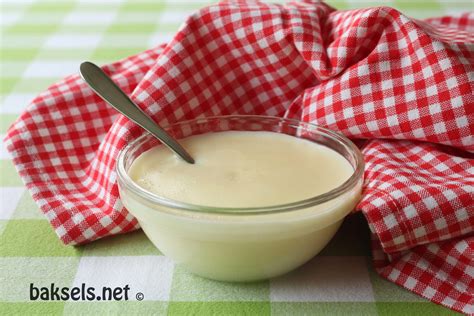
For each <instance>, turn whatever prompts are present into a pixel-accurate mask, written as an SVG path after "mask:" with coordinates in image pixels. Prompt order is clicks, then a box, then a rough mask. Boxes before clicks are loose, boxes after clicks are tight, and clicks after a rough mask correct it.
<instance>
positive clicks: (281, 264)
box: [119, 131, 362, 281]
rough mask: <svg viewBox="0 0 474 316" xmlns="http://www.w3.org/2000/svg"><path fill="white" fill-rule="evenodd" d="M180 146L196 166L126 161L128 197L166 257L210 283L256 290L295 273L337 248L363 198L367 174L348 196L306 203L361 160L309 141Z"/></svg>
mask: <svg viewBox="0 0 474 316" xmlns="http://www.w3.org/2000/svg"><path fill="white" fill-rule="evenodd" d="M318 137H319V136H318ZM324 137H326V136H324ZM328 137H329V136H328ZM347 141H348V140H347ZM180 143H181V144H182V145H183V147H184V148H186V150H187V151H188V152H189V153H190V154H191V155H192V156H193V158H194V159H195V160H196V163H195V164H193V165H191V164H188V163H186V162H184V161H182V160H181V159H180V158H178V157H176V156H174V155H173V154H172V152H171V151H170V150H169V149H167V148H166V147H164V146H156V147H153V148H152V149H149V150H147V151H144V152H142V153H141V154H139V155H137V156H136V157H133V158H131V156H130V157H128V158H126V156H127V154H126V153H125V154H123V153H122V154H121V158H119V164H122V165H123V166H125V165H126V163H124V161H125V160H128V161H129V163H127V164H128V167H123V169H121V167H119V188H120V196H121V200H122V202H123V203H124V205H125V207H126V208H127V209H128V210H129V211H130V212H131V213H132V214H133V215H134V216H135V217H136V218H137V219H138V221H139V223H140V225H141V227H142V229H143V231H144V232H145V233H146V235H147V236H148V237H149V238H150V240H151V241H152V242H153V243H154V244H155V245H156V246H157V247H158V248H159V249H160V250H161V251H162V252H163V253H164V254H165V255H167V256H169V257H170V258H172V259H173V260H174V261H175V262H176V263H178V264H183V265H184V266H185V267H186V268H188V269H189V270H190V271H192V272H194V273H196V274H198V275H201V276H204V277H208V278H212V279H217V280H225V281H253V280H259V279H265V278H270V277H274V276H277V275H280V274H283V273H286V272H288V271H290V270H292V269H294V268H296V267H297V266H299V265H301V264H303V263H304V262H306V261H308V260H309V259H311V258H312V257H313V256H314V255H315V254H317V253H318V252H319V251H320V250H321V249H322V248H323V247H324V246H325V245H326V244H327V243H328V242H329V240H330V239H331V238H332V236H333V235H334V234H335V232H336V231H337V229H338V228H339V226H340V224H341V222H342V220H343V218H344V217H345V216H346V215H347V214H348V213H349V212H350V211H351V210H352V209H353V208H354V206H355V204H356V203H357V201H358V200H359V197H360V191H361V187H362V176H361V175H362V174H361V173H360V175H359V178H358V179H356V181H353V183H352V185H351V187H348V188H347V189H345V190H343V191H341V192H340V193H338V194H336V195H334V194H333V195H331V197H329V198H326V199H322V200H318V201H317V202H315V203H311V202H306V201H308V200H309V199H314V198H315V197H316V196H321V195H322V194H325V193H327V192H329V191H331V190H333V189H336V188H340V187H341V185H343V183H345V182H346V181H347V180H348V179H349V178H351V177H353V175H354V172H355V167H354V161H352V162H350V161H348V160H347V159H346V158H345V157H344V156H342V155H341V154H339V153H338V152H336V151H335V150H333V149H331V148H328V147H326V146H324V145H321V144H319V143H316V142H313V141H310V140H305V139H301V138H299V137H296V136H290V135H286V134H282V133H276V132H264V131H252V132H247V131H223V132H217V133H205V134H201V135H196V136H191V137H187V138H183V139H180ZM139 146H140V145H137V144H134V146H132V147H137V148H138V147H139ZM354 148H355V147H354ZM127 150H128V151H130V150H131V149H130V148H129V149H127ZM127 150H126V151H127ZM345 150H347V149H345ZM355 150H356V149H355ZM359 154H360V153H359ZM122 160H123V161H122ZM132 160H133V161H132ZM125 170H126V171H125ZM125 173H126V175H125ZM121 174H122V175H121ZM288 203H294V206H284V205H287V204H288ZM272 206H274V207H273V208H272Z"/></svg>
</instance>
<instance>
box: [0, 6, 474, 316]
mask: <svg viewBox="0 0 474 316" xmlns="http://www.w3.org/2000/svg"><path fill="white" fill-rule="evenodd" d="M473 31H474V14H472V13H471V14H466V15H462V16H459V17H443V18H436V19H430V20H426V21H419V20H413V19H410V18H409V17H407V16H405V15H403V14H401V13H400V12H398V11H397V10H395V9H392V8H388V7H379V8H369V9H363V10H351V11H336V10H334V9H332V8H331V7H329V6H327V5H326V4H324V3H320V2H305V3H289V4H286V5H276V4H264V3H249V2H233V3H231V2H226V3H220V4H217V5H212V6H210V7H207V8H205V9H202V10H201V11H199V12H197V13H196V14H194V15H192V16H190V17H189V18H188V19H187V21H186V23H185V24H184V25H183V26H182V27H181V29H180V30H179V32H178V33H177V34H176V36H175V37H174V38H173V40H172V41H171V42H170V43H169V44H167V45H161V46H158V47H156V48H153V49H150V50H148V51H145V52H143V53H140V54H138V55H135V56H132V57H130V58H127V59H125V60H122V61H119V62H117V63H114V64H110V65H107V66H105V67H104V69H105V71H106V72H107V73H109V74H110V75H112V78H113V79H114V80H115V81H116V82H117V83H118V84H119V86H120V87H121V88H122V89H124V90H125V91H126V92H127V93H129V94H131V96H132V99H134V100H135V101H136V102H137V103H138V104H139V105H140V106H141V107H142V108H143V109H144V110H145V111H146V112H147V113H148V114H149V115H151V116H152V117H153V118H154V119H155V120H156V121H157V122H158V123H159V124H161V125H167V124H169V123H173V122H176V121H179V120H185V119H192V118H195V117H198V116H210V115H225V114H259V115H274V116H281V117H289V118H296V119H300V120H303V121H309V122H313V123H317V124H320V125H323V126H326V127H329V128H331V129H333V130H337V131H339V132H341V133H343V134H345V135H347V136H349V137H350V138H352V139H355V140H357V142H358V143H359V144H360V147H361V150H362V152H363V154H364V156H365V160H366V164H367V167H366V173H365V177H366V181H365V187H364V194H363V198H362V200H361V202H360V204H359V205H358V207H357V210H360V211H362V212H363V213H364V214H365V216H366V218H367V220H368V223H369V226H370V229H371V231H372V234H373V253H374V262H375V266H376V268H377V271H378V272H379V273H380V274H381V275H382V276H384V277H385V278H387V279H389V280H392V281H393V282H395V283H397V284H399V285H401V286H403V287H405V288H407V289H410V290H411V291H413V292H415V293H418V294H419V295H422V296H424V297H426V298H428V299H430V300H432V301H433V302H436V303H439V304H443V305H445V306H447V307H449V308H452V309H454V310H457V311H460V312H464V313H467V314H471V313H474V298H473V292H474V290H473V288H474V281H473V279H474V264H473V262H474V239H473V237H472V235H473V233H474V206H473V205H474V197H473V195H474V193H473V192H474V159H473V158H474V154H473V153H474V137H473V135H474V97H473V81H474V66H473V65H474V32H473ZM141 133H142V130H141V129H140V128H139V127H137V126H135V125H134V124H133V123H131V122H129V121H128V120H127V119H126V118H124V117H123V116H121V115H118V114H116V112H115V110H113V109H111V108H110V107H109V106H108V105H106V104H105V103H104V102H103V101H101V100H100V99H99V98H98V97H97V96H95V95H94V93H93V92H92V91H91V90H90V89H89V88H88V87H87V86H86V84H85V83H84V82H83V81H82V80H81V79H80V78H79V76H78V75H73V76H69V77H67V78H65V79H64V80H62V81H61V82H59V83H57V84H55V85H53V86H51V87H50V88H49V89H48V90H47V91H45V92H43V93H42V94H40V95H39V96H38V97H37V98H36V99H35V100H34V101H33V102H32V104H31V105H30V106H29V107H28V108H27V110H26V111H25V112H24V113H23V114H22V115H21V117H20V118H19V119H18V120H17V121H16V123H15V124H14V125H13V126H12V127H11V128H10V129H9V131H8V134H7V136H6V143H7V146H8V150H9V151H10V153H11V155H12V157H13V160H14V163H15V165H16V167H17V169H18V171H19V173H20V175H21V177H22V178H23V180H24V181H25V183H26V186H27V187H28V189H29V190H30V191H31V193H32V195H33V197H34V199H35V200H36V202H37V203H38V205H39V206H40V207H41V210H42V211H43V212H44V214H45V215H46V217H47V218H48V219H49V221H50V222H51V224H52V226H53V227H54V229H55V231H56V233H57V234H58V236H59V237H60V238H61V240H62V241H63V242H64V243H65V244H79V243H85V242H89V241H92V240H95V239H98V238H101V237H103V236H107V235H111V234H117V233H123V232H127V231H131V230H134V229H137V228H138V224H137V222H136V220H135V219H134V218H133V217H132V216H131V215H130V214H129V213H128V212H127V211H126V210H125V209H124V208H123V207H122V204H121V202H120V200H119V199H118V189H117V181H116V173H115V170H114V168H115V163H116V158H117V153H118V151H119V150H120V149H121V148H122V147H123V146H124V145H125V144H126V143H127V141H129V140H130V139H133V138H135V137H137V136H138V135H140V134H141Z"/></svg>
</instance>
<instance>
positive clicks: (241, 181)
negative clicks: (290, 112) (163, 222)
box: [128, 131, 354, 207]
mask: <svg viewBox="0 0 474 316" xmlns="http://www.w3.org/2000/svg"><path fill="white" fill-rule="evenodd" d="M181 143H182V145H183V146H184V147H185V148H186V149H187V150H188V151H189V152H190V153H191V155H192V156H193V157H195V160H196V163H195V164H193V165H192V164H188V163H185V162H183V161H182V160H181V159H179V158H178V157H176V155H173V153H172V152H171V151H170V150H168V149H167V148H165V147H164V146H158V147H155V148H153V149H151V150H149V151H147V152H145V153H143V154H142V155H140V157H138V158H137V159H136V160H135V161H134V163H133V164H132V166H131V168H130V170H129V172H128V173H129V175H130V177H131V178H132V179H133V180H134V181H135V182H136V183H138V184H139V185H140V186H141V187H143V188H144V189H146V190H148V191H150V192H153V193H155V194H157V195H159V196H162V197H165V198H169V199H173V200H177V201H180V202H186V203H191V204H197V205H206V206H219V207H261V206H269V205H278V204H285V203H291V202H296V201H300V200H304V199H308V198H311V197H314V196H316V195H320V194H322V193H325V192H328V191H330V190H332V189H334V188H337V187H338V186H340V185H341V184H343V183H344V182H345V181H346V180H347V179H349V177H350V176H351V175H352V173H353V172H354V169H353V168H352V166H351V164H350V163H349V162H348V161H347V160H346V159H345V158H344V157H343V156H341V155H340V154H338V153H336V152H335V151H334V150H332V149H329V148H327V147H325V146H323V145H318V144H315V143H312V142H310V141H308V140H304V139H299V138H296V137H292V136H289V135H285V134H278V133H271V132H241V131H230V132H220V133H208V134H202V135H197V136H192V137H189V138H186V139H183V140H181Z"/></svg>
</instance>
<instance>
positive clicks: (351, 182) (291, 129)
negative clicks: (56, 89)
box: [117, 115, 364, 281]
mask: <svg viewBox="0 0 474 316" xmlns="http://www.w3.org/2000/svg"><path fill="white" fill-rule="evenodd" d="M165 130H166V131H168V132H169V133H170V134H171V135H172V136H174V137H175V138H178V139H179V138H182V137H187V136H191V135H197V134H203V133H213V132H223V131H231V130H237V131H270V132H275V133H284V134H287V135H291V136H293V137H298V138H304V139H307V140H309V141H312V142H315V143H318V144H321V145H324V146H327V147H329V148H331V149H333V150H334V151H336V152H338V153H339V154H341V155H342V156H343V157H345V158H346V160H347V161H349V163H350V164H351V165H352V167H353V169H354V173H353V174H352V176H351V177H350V178H349V179H348V180H347V181H346V182H345V183H343V184H342V185H340V186H339V187H337V188H335V189H333V190H331V191H329V192H326V193H324V194H321V195H317V196H314V197H311V198H309V199H305V200H302V201H297V202H293V203H288V204H281V205H268V206H264V207H247V208H228V207H226V208H221V207H211V206H206V205H194V204H188V203H184V202H180V201H176V200H170V199H167V198H165V197H162V196H159V195H156V194H154V193H151V192H149V191H146V190H144V189H143V188H141V187H140V186H139V185H138V184H136V183H135V182H134V181H133V180H132V179H131V178H130V177H129V176H128V173H127V172H128V169H129V168H130V166H131V164H132V163H133V161H134V160H135V159H136V158H137V157H138V156H140V154H142V153H143V152H145V151H146V150H148V149H150V148H152V147H154V146H159V145H161V144H160V142H159V141H158V140H156V139H155V138H154V137H152V136H151V135H149V134H144V135H142V136H141V137H138V138H137V139H134V140H132V141H131V142H130V143H129V144H128V145H127V146H125V147H124V148H123V149H122V150H121V151H120V153H119V156H118V161H117V173H118V184H119V193H120V198H121V200H122V202H123V204H124V206H125V207H126V208H127V210H128V211H129V212H130V213H131V214H132V215H133V216H135V217H136V218H137V220H138V222H139V223H140V226H141V227H142V229H143V231H144V232H145V234H146V235H147V236H148V238H149V239H150V240H151V241H152V243H153V244H154V245H155V246H156V247H157V248H158V249H159V250H160V251H161V252H162V253H163V254H164V255H166V256H168V257H170V258H171V259H173V260H174V261H175V262H176V263H177V264H182V265H183V266H185V267H186V268H187V269H188V270H189V271H191V272H193V273H195V274H197V275H200V276H203V277H206V278H210V279H215V280H222V281H255V280H261V279H267V278H272V277H275V276H278V275H281V274H284V273H286V272H289V271H291V270H293V269H295V268H296V267H298V266H300V265H302V264H304V263H305V262H306V261H308V260H309V259H311V258H312V257H313V256H315V255H316V254H318V253H319V252H320V251H321V249H322V248H323V247H324V246H326V244H327V243H328V242H329V241H330V240H331V238H332V237H333V236H334V234H335V233H336V231H337V230H338V228H339V226H340V225H341V223H342V221H343V219H344V217H345V216H346V215H347V214H348V213H350V212H351V210H353V209H354V207H355V205H356V204H357V202H358V201H359V199H360V195H361V189H362V183H363V173H364V161H363V157H362V154H361V153H360V151H359V150H358V148H357V147H356V146H355V145H354V144H353V143H352V142H351V141H350V140H349V139H347V138H346V137H344V136H343V135H341V134H339V133H336V132H334V131H331V130H328V129H326V128H323V127H320V126H317V125H314V124H311V123H305V122H300V121H296V120H290V119H284V118H278V117H269V116H247V115H229V116H216V117H207V118H198V119H194V120H190V121H185V122H179V123H176V124H172V125H170V126H167V127H165ZM315 163H317V162H315Z"/></svg>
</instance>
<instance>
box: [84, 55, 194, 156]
mask: <svg viewBox="0 0 474 316" xmlns="http://www.w3.org/2000/svg"><path fill="white" fill-rule="evenodd" d="M80 72H81V76H82V78H83V79H84V80H85V81H86V82H87V84H89V86H90V87H91V89H92V90H94V91H95V93H97V94H98V95H99V96H100V97H101V98H102V99H104V101H106V102H107V103H108V104H110V105H111V106H113V107H114V108H115V109H116V110H117V111H119V112H120V113H122V114H123V115H125V116H126V117H128V118H129V119H130V120H132V121H133V122H135V123H136V124H138V125H139V126H141V127H142V128H144V129H145V130H147V131H148V132H150V133H151V134H153V135H154V136H155V137H157V138H158V139H159V140H161V141H162V142H163V144H165V145H166V146H167V147H168V148H169V149H171V150H172V151H174V152H175V153H176V154H177V155H178V156H180V157H181V158H183V159H184V160H185V161H187V162H189V163H191V164H193V163H194V159H193V158H192V157H191V156H190V155H189V153H188V152H187V151H186V150H185V149H184V148H183V147H182V146H181V145H180V144H179V143H178V142H177V141H176V140H175V139H174V138H173V137H171V136H170V135H169V134H168V133H167V132H166V131H164V130H163V129H162V128H161V127H160V126H158V124H157V123H155V121H153V120H152V119H151V118H150V117H149V116H148V115H147V114H146V113H145V112H143V111H142V109H140V108H139V107H138V106H137V105H136V104H135V103H134V102H133V101H132V100H130V98H129V97H128V96H127V95H126V94H125V92H123V91H122V89H120V88H119V87H118V86H117V85H116V84H115V83H114V82H113V81H112V79H111V78H110V77H109V76H107V75H106V74H105V73H104V72H103V71H102V69H100V67H98V66H97V65H95V64H93V63H91V62H88V61H86V62H83V63H82V64H81V66H80Z"/></svg>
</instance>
